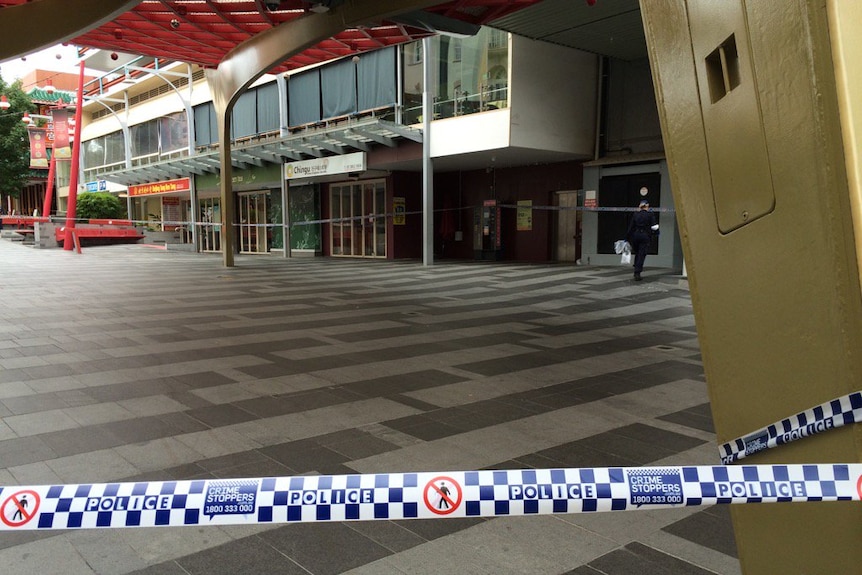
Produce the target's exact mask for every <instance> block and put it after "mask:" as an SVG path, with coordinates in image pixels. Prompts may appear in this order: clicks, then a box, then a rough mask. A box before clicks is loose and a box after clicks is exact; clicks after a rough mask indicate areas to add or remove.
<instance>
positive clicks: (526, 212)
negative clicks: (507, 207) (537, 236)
mask: <svg viewBox="0 0 862 575" xmlns="http://www.w3.org/2000/svg"><path fill="white" fill-rule="evenodd" d="M532 229H533V200H518V231H519V232H529V231H532Z"/></svg>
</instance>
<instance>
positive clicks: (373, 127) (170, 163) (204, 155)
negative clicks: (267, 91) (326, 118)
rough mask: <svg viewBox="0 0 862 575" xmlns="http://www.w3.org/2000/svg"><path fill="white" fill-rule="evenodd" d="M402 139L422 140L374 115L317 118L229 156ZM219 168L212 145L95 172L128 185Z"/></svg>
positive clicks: (290, 154) (284, 156)
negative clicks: (335, 119)
mask: <svg viewBox="0 0 862 575" xmlns="http://www.w3.org/2000/svg"><path fill="white" fill-rule="evenodd" d="M403 139H407V140H412V141H414V142H421V141H422V133H421V131H419V130H418V129H415V128H411V127H409V126H402V125H400V124H395V123H393V122H390V121H387V120H381V119H378V118H362V119H358V120H352V119H351V120H350V121H347V122H332V123H322V124H320V125H317V126H313V127H309V128H305V129H302V130H300V131H297V132H294V133H290V134H286V135H284V136H281V135H280V134H273V135H268V136H262V137H259V138H254V139H249V140H246V141H239V142H235V143H234V144H233V146H232V148H231V159H232V165H233V167H234V168H235V169H247V168H252V167H255V166H262V165H263V164H264V162H268V163H283V162H284V161H285V160H304V159H309V158H321V157H324V156H330V155H333V154H347V153H352V152H357V151H365V152H368V151H370V150H371V147H372V146H374V145H383V146H387V147H391V148H394V147H396V146H397V145H398V141H399V140H403ZM218 171H219V157H218V149H217V147H213V148H212V149H210V150H202V151H199V153H197V154H195V155H193V156H189V155H185V156H179V157H177V158H172V159H169V160H163V161H160V162H151V163H146V164H140V165H134V166H133V167H131V168H123V169H119V170H114V171H109V172H99V178H101V179H105V180H110V181H112V182H116V183H119V184H123V185H125V186H129V185H135V184H144V183H147V182H157V181H162V180H172V179H176V178H182V177H185V176H189V175H190V174H196V175H204V174H214V173H218Z"/></svg>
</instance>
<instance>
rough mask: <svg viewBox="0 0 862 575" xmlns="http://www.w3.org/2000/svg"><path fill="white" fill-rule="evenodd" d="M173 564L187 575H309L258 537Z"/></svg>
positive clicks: (181, 559)
mask: <svg viewBox="0 0 862 575" xmlns="http://www.w3.org/2000/svg"><path fill="white" fill-rule="evenodd" d="M176 563H177V564H178V565H179V566H180V567H182V569H183V571H182V572H183V573H185V574H187V575H236V574H237V573H255V574H258V575H270V574H271V575H291V574H294V573H295V574H297V575H308V572H307V571H306V570H305V569H303V568H301V567H300V566H299V565H297V564H296V563H294V562H293V561H292V560H291V559H290V558H289V557H286V556H285V555H284V554H283V553H282V552H281V551H280V550H278V549H276V548H273V546H272V545H270V544H269V543H268V542H267V541H265V540H261V539H259V538H257V537H249V538H246V539H243V540H241V541H231V542H229V543H225V544H223V545H220V546H218V547H215V548H214V549H208V550H207V551H202V552H200V553H195V554H193V555H188V556H186V557H182V558H180V559H178V560H177V561H176ZM168 573H171V571H168ZM333 573H337V571H336V572H333Z"/></svg>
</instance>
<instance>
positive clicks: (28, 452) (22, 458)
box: [0, 436, 57, 468]
mask: <svg viewBox="0 0 862 575" xmlns="http://www.w3.org/2000/svg"><path fill="white" fill-rule="evenodd" d="M55 457H57V454H56V453H55V452H54V450H53V449H51V447H50V446H49V445H48V444H47V443H46V442H45V441H44V440H43V439H42V438H41V437H38V436H31V437H22V438H18V439H7V440H5V441H0V465H2V466H3V467H4V468H9V467H15V466H17V465H25V464H27V463H34V462H36V461H45V460H48V459H54V458H55Z"/></svg>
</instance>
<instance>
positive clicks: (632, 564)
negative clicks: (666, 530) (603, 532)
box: [589, 543, 714, 575]
mask: <svg viewBox="0 0 862 575" xmlns="http://www.w3.org/2000/svg"><path fill="white" fill-rule="evenodd" d="M589 566H590V567H592V568H594V569H596V570H597V571H598V572H599V573H602V574H604V575H630V574H631V573H637V574H638V575H714V574H713V573H711V572H710V571H707V570H706V569H702V568H700V567H698V566H697V565H693V564H691V563H688V562H686V561H683V560H681V559H677V558H676V557H673V556H672V555H668V554H666V553H662V552H661V551H658V550H657V549H653V548H651V547H648V546H646V545H642V544H640V543H630V544H629V545H626V546H625V547H624V548H623V549H619V550H617V551H612V552H611V553H608V554H607V555H604V556H603V557H600V558H599V559H596V560H595V561H591V562H590V563H589Z"/></svg>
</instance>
